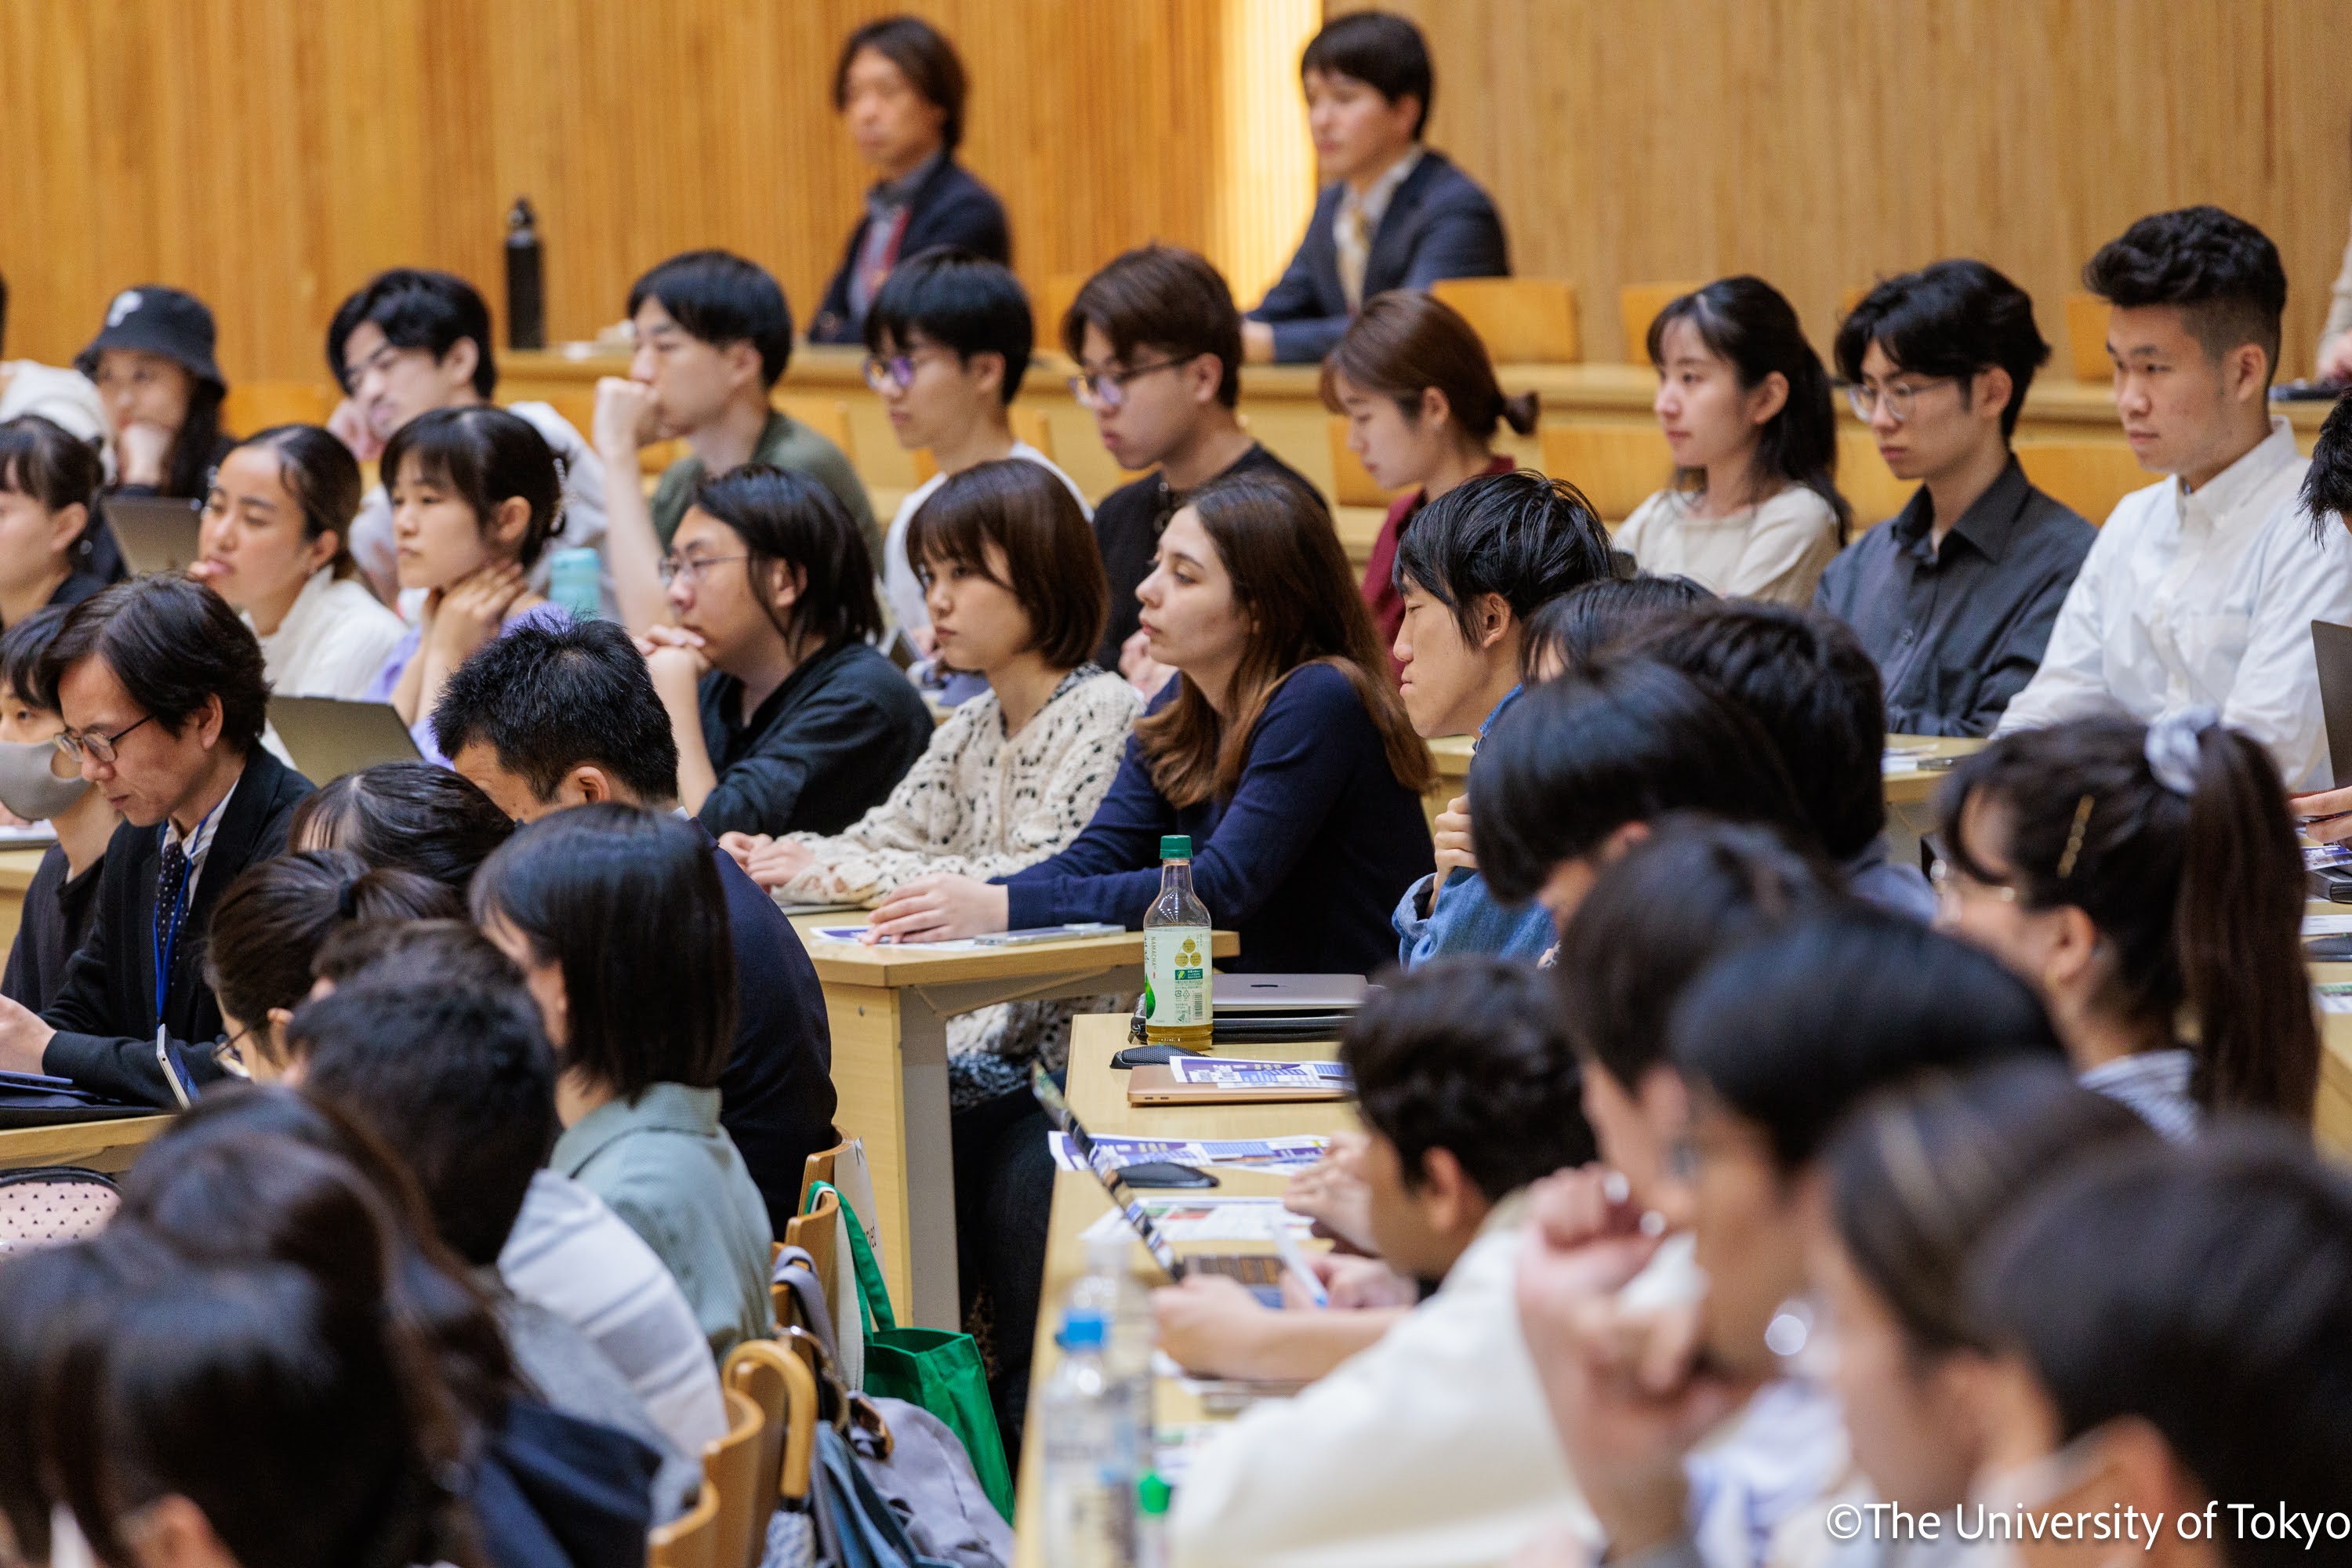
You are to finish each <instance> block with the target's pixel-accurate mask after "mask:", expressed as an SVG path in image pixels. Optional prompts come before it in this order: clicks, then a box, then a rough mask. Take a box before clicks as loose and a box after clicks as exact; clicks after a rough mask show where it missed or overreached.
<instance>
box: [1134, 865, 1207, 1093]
mask: <svg viewBox="0 0 2352 1568" xmlns="http://www.w3.org/2000/svg"><path fill="white" fill-rule="evenodd" d="M1143 999H1144V1005H1145V1007H1146V1009H1147V1011H1146V1013H1145V1016H1144V1022H1143V1033H1144V1037H1145V1038H1146V1039H1148V1040H1149V1041H1150V1043H1151V1044H1153V1045H1155V1046H1176V1047H1181V1048H1182V1049H1184V1050H1188V1051H1205V1050H1207V1049H1208V1048H1209V1040H1210V1036H1211V1030H1212V1027H1213V1025H1212V1023H1211V1020H1210V1016H1209V909H1208V906H1207V905H1205V904H1203V903H1202V902H1201V900H1200V899H1199V897H1198V896H1197V895H1195V894H1194V893H1193V891H1192V839H1191V837H1188V836H1186V835H1184V834H1181V833H1171V834H1170V835H1169V836H1168V837H1165V838H1162V839H1161V840H1160V896H1159V897H1158V898H1156V899H1154V900H1151V907H1150V909H1148V910H1144V911H1143Z"/></svg>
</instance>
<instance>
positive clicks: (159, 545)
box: [100, 496, 204, 577]
mask: <svg viewBox="0 0 2352 1568" xmlns="http://www.w3.org/2000/svg"><path fill="white" fill-rule="evenodd" d="M100 510H103V511H104V512H105V513H106V526H107V527H109V528H110V529H112V530H113V531H114V542H115V544H116V545H117V546H118V547H119V548H121V552H122V563H123V564H124V565H126V566H128V567H130V568H131V573H132V574H134V575H136V576H141V577H144V576H145V575H147V574H149V573H151V572H184V571H186V570H187V569H188V568H189V567H191V566H193V565H194V564H195V563H196V558H197V556H198V555H199V554H201V553H202V552H201V551H200V550H199V549H198V547H197V542H196V536H197V532H198V528H199V519H201V518H202V516H203V514H204V503H203V502H201V501H195V500H184V499H181V498H177V497H173V496H109V497H107V498H106V500H104V501H103V502H102V503H100Z"/></svg>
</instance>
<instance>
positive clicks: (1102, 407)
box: [1070, 359, 1184, 414]
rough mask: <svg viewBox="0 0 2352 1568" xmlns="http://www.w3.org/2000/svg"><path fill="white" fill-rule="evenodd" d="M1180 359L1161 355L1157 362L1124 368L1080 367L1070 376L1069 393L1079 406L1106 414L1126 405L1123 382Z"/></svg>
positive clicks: (1175, 362) (1176, 364)
mask: <svg viewBox="0 0 2352 1568" xmlns="http://www.w3.org/2000/svg"><path fill="white" fill-rule="evenodd" d="M1182 363H1184V362H1183V361H1182V360H1175V359H1164V360H1161V361H1160V363H1157V364H1139V365H1135V366H1133V367H1131V368H1129V369H1127V370H1088V371H1081V372H1079V373H1078V374H1076V375H1074V376H1072V377H1070V395H1071V396H1072V397H1075V398H1076V399H1077V400H1078V406H1080V407H1081V408H1091V409H1096V410H1098V411H1100V412H1102V413H1105V414H1108V413H1111V412H1113V411H1114V410H1116V409H1119V408H1123V407H1125V406H1126V405H1127V384H1128V383H1129V382H1130V381H1133V380H1134V379H1135V378H1136V377H1138V376H1139V375H1150V374H1151V373H1152V372H1153V371H1155V370H1173V369H1175V368H1176V367H1177V366H1178V365H1180V364H1182Z"/></svg>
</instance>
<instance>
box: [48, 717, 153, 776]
mask: <svg viewBox="0 0 2352 1568" xmlns="http://www.w3.org/2000/svg"><path fill="white" fill-rule="evenodd" d="M154 721H155V715H153V714H152V713H150V714H148V715H147V717H145V718H144V719H142V720H140V721H139V724H133V725H131V727H130V729H125V730H117V731H115V732H114V733H113V734H111V735H77V734H75V733H74V732H73V731H71V730H67V731H61V732H60V733H59V734H58V739H57V746H58V751H60V752H64V753H65V754H66V755H67V756H68V757H69V758H71V759H72V760H73V761H74V762H75V763H77V764H79V763H80V762H81V760H82V759H83V758H85V757H87V758H89V760H90V761H91V762H93V763H98V764H99V765H100V767H111V766H113V765H114V748H115V747H116V746H118V745H120V744H121V742H122V737H123V736H125V735H128V734H129V733H131V730H136V729H138V728H139V725H140V724H152V723H153V722H154Z"/></svg>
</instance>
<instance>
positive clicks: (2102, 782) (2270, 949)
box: [1937, 709, 2319, 1138]
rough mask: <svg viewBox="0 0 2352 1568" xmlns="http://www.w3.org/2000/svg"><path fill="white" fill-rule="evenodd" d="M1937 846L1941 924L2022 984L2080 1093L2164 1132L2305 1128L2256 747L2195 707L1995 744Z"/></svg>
mask: <svg viewBox="0 0 2352 1568" xmlns="http://www.w3.org/2000/svg"><path fill="white" fill-rule="evenodd" d="M1941 837H1942V843H1943V849H1944V856H1945V864H1944V865H1942V866H1939V867H1938V868H1937V873H1938V878H1939V881H1940V885H1941V892H1942V916H1941V920H1942V923H1943V924H1944V925H1945V926H1946V927H1947V928H1948V929H1949V930H1951V931H1956V932H1958V933H1959V934H1960V935H1962V936H1965V937H1967V938H1969V940H1971V941H1973V942H1978V943H1979V944H1980V945H1981V946H1983V947H1985V948H1986V949H1987V950H1989V951H1990V952H1992V953H1994V954H1995V955H1996V956H1998V957H1999V958H2000V959H2001V961H2002V962H2003V963H2006V964H2008V965H2009V967H2010V968H2011V969H2012V970H2014V971H2016V972H2017V973H2019V974H2021V976H2023V977H2024V978H2025V979H2026V980H2028V981H2029V982H2031V983H2032V984H2034V985H2035V986H2036V987H2037V988H2039V989H2040V991H2041V992H2042V1000H2043V1002H2044V1003H2045V1004H2046V1005H2048V1007H2049V1009H2050V1016H2051V1019H2052V1022H2053V1024H2055V1025H2056V1026H2057V1029H2058V1033H2059V1036H2060V1037H2061V1038H2062V1039H2063V1041H2064V1042H2065V1045H2066V1051H2067V1054H2068V1056H2069V1057H2070V1058H2073V1061H2074V1068H2075V1071H2076V1073H2077V1074H2078V1075H2079V1076H2080V1077H2081V1079H2082V1080H2083V1082H2084V1085H2085V1086H2087V1087H2089V1088H2093V1089H2099V1090H2101V1091H2103V1092H2105V1093H2107V1094H2111V1095H2113V1096H2114V1097H2115V1098H2116V1099H2118V1100H2123V1101H2124V1102H2125V1103H2126V1104H2128V1105H2130V1106H2131V1107H2132V1108H2133V1109H2134V1110H2137V1111H2139V1112H2140V1114H2141V1115H2142V1116H2144V1117H2146V1118H2147V1120H2148V1121H2149V1122H2151V1123H2152V1124H2153V1125H2154V1126H2155V1127H2156V1129H2157V1130H2158V1131H2160V1132H2163V1133H2165V1134H2167V1135H2168V1136H2170V1137H2173V1138H2187V1137H2189V1136H2190V1135H2191V1134H2192V1133H2193V1132H2194V1131H2196V1128H2197V1126H2198V1123H2199V1121H2200V1119H2201V1117H2202V1116H2204V1115H2207V1114H2210V1113H2213V1112H2218V1111H2230V1110H2240V1111H2243V1110H2253V1111H2266V1112H2269V1113H2271V1114H2273V1115H2276V1116H2279V1117H2281V1118H2284V1119H2285V1120H2286V1121H2290V1122H2292V1123H2294V1124H2296V1125H2298V1126H2307V1125H2308V1123H2309V1121H2310V1119H2311V1114H2312V1101H2313V1097H2314V1095H2315V1093H2316V1092H2317V1086H2318V1079H2319V1029H2318V1025H2317V1022H2316V1020H2315V1018H2314V1016H2313V1014H2312V1005H2311V986H2310V982H2309V980H2308V979H2307V977H2306V976H2305V973H2304V965H2303V949H2302V946H2301V942H2300V934H2301V929H2302V917H2303V902H2304V893H2303V859H2302V857H2301V855H2300V854H2299V853H2298V852H2297V849H2296V847H2295V838H2294V825H2293V823H2292V822H2291V821H2290V820H2289V818H2288V816H2287V807H2286V799H2285V791H2284V788H2283V787H2282V786H2281V784H2280V783H2279V775H2278V770H2277V768H2276V767H2275V766H2274V765H2273V763H2272V762H2271V760H2270V756H2269V753H2268V752H2265V751H2264V750H2263V748H2262V746H2261V745H2260V744H2258V743H2257V742H2253V741H2252V740H2250V739H2248V738H2247V737H2246V736H2244V735H2242V734H2240V733H2238V732H2237V731H2233V730H2229V729H2226V728H2224V727H2223V726H2222V725H2221V723H2220V722H2219V721H2217V720H2216V719H2215V717H2214V715H2213V712H2212V710H2210V709H2205V710H2190V711H2189V712H2186V713H2181V714H2176V715H2171V716H2168V717H2166V718H2163V719H2159V720H2158V721H2157V722H2156V723H2155V724H2154V725H2153V726H2143V725H2140V724H2137V723H2134V722H2131V721H2127V720H2119V719H2096V720H2084V721H2077V722H2074V723H2070V724H2060V725H2055V726H2053V727H2052V728H2050V729H2047V730H2035V731H2021V732H2020V733H2017V734H2013V735H2007V736H2004V737H2002V738H2001V739H2000V740H1998V741H1995V742H1993V743H1992V744H1991V745H1990V746H1988V747H1987V748H1985V750H1983V751H1982V752H1978V753H1977V754H1976V755H1975V756H1973V757H1971V758H1969V760H1968V761H1967V762H1966V763H1962V764H1961V766H1960V769H1959V771H1958V773H1955V774H1954V776H1953V779H1952V782H1951V784H1949V785H1948V787H1947V789H1946V792H1945V795H1944V805H1943V823H1942V836H1941ZM2184 1030H2185V1031H2186V1032H2187V1034H2188V1037H2189V1039H2188V1041H2187V1042H2185V1043H2184V1041H2183V1038H2182V1034H2183V1031H2184Z"/></svg>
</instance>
